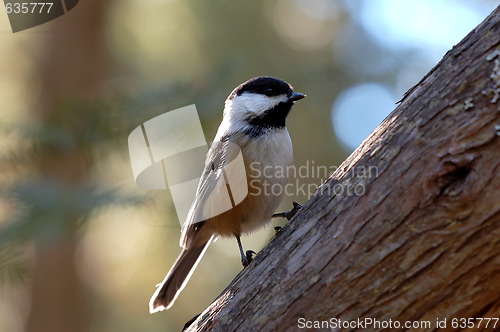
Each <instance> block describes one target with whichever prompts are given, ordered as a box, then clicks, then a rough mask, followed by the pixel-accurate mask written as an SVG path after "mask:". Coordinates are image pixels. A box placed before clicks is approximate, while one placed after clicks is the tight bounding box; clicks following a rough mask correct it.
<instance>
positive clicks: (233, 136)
mask: <svg viewBox="0 0 500 332" xmlns="http://www.w3.org/2000/svg"><path fill="white" fill-rule="evenodd" d="M304 97H306V95H305V94H302V93H299V92H295V91H294V90H293V87H292V86H291V85H290V84H288V83H287V82H285V81H283V80H281V79H278V78H275V77H270V76H258V77H254V78H251V79H249V80H247V81H246V82H243V83H241V84H240V85H238V86H237V87H236V88H235V89H234V90H233V91H232V92H231V93H230V94H229V96H228V97H227V99H226V101H225V103H224V111H223V117H222V122H221V124H220V126H219V128H218V130H217V134H216V136H215V138H214V141H213V143H212V144H211V147H210V149H209V151H208V153H207V157H206V160H205V166H204V170H203V172H202V175H201V177H200V180H199V183H198V187H197V190H196V195H195V198H194V201H193V203H192V205H191V208H190V210H189V212H188V215H187V217H186V221H185V222H184V224H183V226H182V229H181V238H180V246H181V248H182V251H181V253H180V255H179V257H178V258H177V260H176V261H175V263H174V264H173V266H172V268H171V269H170V271H169V272H168V273H167V275H166V276H165V278H164V280H163V281H162V282H161V283H160V284H158V285H157V289H156V291H155V292H154V294H153V296H152V297H151V300H150V302H149V311H150V313H151V314H152V313H155V312H158V311H162V310H165V309H169V308H170V307H172V305H173V304H174V302H175V300H176V299H177V297H178V296H179V294H180V292H181V291H182V289H183V288H184V287H185V286H186V284H187V282H188V280H189V278H190V277H191V275H192V273H193V271H194V270H195V268H196V266H197V265H198V263H199V261H200V260H201V258H202V256H203V254H204V253H205V251H206V250H207V248H208V246H209V245H210V243H211V242H212V241H213V240H214V239H216V238H218V237H234V238H236V241H237V244H238V247H239V251H240V255H241V262H242V265H243V266H244V267H246V266H247V265H248V264H249V263H250V261H251V260H252V258H253V255H255V252H253V251H251V250H248V251H247V252H244V250H243V246H242V244H241V240H240V236H242V235H244V234H248V233H251V232H253V231H256V230H257V229H259V228H261V227H264V226H265V225H266V224H268V223H269V222H270V220H271V218H272V217H273V216H283V215H284V214H273V212H274V211H275V210H276V209H277V207H278V205H279V204H280V202H281V200H282V198H283V194H284V190H274V189H276V188H279V187H280V186H281V188H283V186H284V185H285V184H286V182H287V177H286V172H283V170H285V169H286V168H287V167H290V166H291V165H293V147H292V141H291V139H290V135H289V133H288V130H287V128H286V119H287V116H288V115H289V113H290V111H291V109H292V106H293V105H294V103H295V102H296V101H298V100H300V99H302V98H304ZM273 171H274V173H273ZM278 172H280V173H279V174H278ZM273 188H274V189H273ZM272 189H273V190H272ZM228 196H229V200H228ZM228 201H229V203H230V205H228ZM294 206H295V205H294ZM296 207H297V206H295V208H296Z"/></svg>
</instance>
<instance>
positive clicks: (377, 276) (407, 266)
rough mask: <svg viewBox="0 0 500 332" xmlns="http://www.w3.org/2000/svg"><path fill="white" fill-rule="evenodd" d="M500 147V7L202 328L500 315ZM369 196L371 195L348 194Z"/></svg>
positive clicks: (205, 316)
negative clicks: (349, 191) (355, 190)
mask: <svg viewBox="0 0 500 332" xmlns="http://www.w3.org/2000/svg"><path fill="white" fill-rule="evenodd" d="M499 136H500V7H499V8H497V9H496V10H495V11H494V12H493V13H492V14H491V15H490V16H489V17H488V18H487V19H486V20H485V21H484V22H483V23H482V24H480V25H479V26H478V27H477V28H476V29H475V30H474V31H472V32H471V33H470V34H469V35H468V36H467V37H466V38H464V40H463V41H462V42H460V43H459V44H458V45H456V46H455V47H454V48H453V49H452V50H451V51H449V52H448V53H447V54H446V55H445V57H444V58H443V59H442V60H441V62H440V63H439V64H438V65H437V66H436V67H435V68H434V69H433V70H431V72H430V73H429V74H427V75H426V76H425V77H424V78H423V79H422V80H421V81H420V83H418V84H417V85H416V86H415V87H413V88H412V89H411V90H409V91H408V92H407V93H406V94H405V96H404V98H403V99H402V101H401V103H400V104H399V106H398V107H397V108H396V109H395V110H394V111H393V112H392V113H391V114H390V115H389V116H388V117H387V118H386V119H385V120H384V122H383V123H382V124H381V125H380V126H379V127H378V128H377V129H376V130H375V131H374V132H373V133H372V134H371V135H370V136H369V137H368V138H367V139H366V140H365V141H364V142H363V144H362V145H361V146H360V147H359V148H358V149H357V150H356V151H354V152H353V153H352V155H351V156H350V157H349V158H348V159H347V160H346V161H345V162H344V163H343V164H342V165H341V166H340V167H339V168H338V169H337V171H336V172H335V173H334V174H332V176H331V177H330V179H329V180H328V181H327V182H326V183H325V184H323V185H322V186H321V187H320V188H319V189H318V191H317V192H316V193H315V194H314V195H313V196H312V197H311V199H310V200H309V201H308V202H307V204H306V205H305V206H304V208H303V209H302V211H300V212H299V213H298V214H297V215H296V216H295V218H294V219H292V220H291V221H290V222H289V223H288V224H287V226H286V227H285V228H284V229H283V231H282V233H281V234H279V235H278V236H277V237H276V238H274V239H273V241H271V243H269V245H268V246H267V247H266V248H264V249H263V250H262V251H261V252H260V253H259V255H258V256H257V257H256V259H255V261H254V262H253V263H252V264H251V265H250V266H249V267H248V268H246V269H244V270H243V271H242V272H241V273H240V274H239V275H238V276H237V277H236V278H235V280H234V281H233V282H232V283H231V284H230V285H229V286H228V287H227V289H226V290H224V291H223V293H222V294H221V295H220V296H219V298H218V299H217V300H216V301H215V302H214V303H213V304H212V305H210V307H209V308H207V309H206V310H205V311H204V312H203V313H202V314H201V315H200V317H199V318H198V319H197V320H196V321H195V322H194V323H193V324H192V325H191V327H190V329H189V330H190V331H208V330H214V331H292V330H297V329H298V322H299V319H300V318H304V319H306V320H308V321H321V320H330V318H338V319H341V320H343V321H351V320H357V319H358V318H359V319H364V318H373V319H376V320H378V321H379V322H380V323H381V322H389V320H392V322H393V325H392V326H393V327H394V326H396V325H395V324H397V323H395V322H396V321H397V322H401V324H404V322H411V321H421V322H423V323H425V322H426V321H428V322H430V324H431V325H430V326H428V327H427V328H423V329H422V330H434V329H436V328H437V326H436V319H439V320H440V321H443V320H444V319H446V320H447V321H446V330H456V329H459V328H460V327H461V326H460V325H461V324H462V323H463V321H460V320H458V321H457V320H453V319H454V318H455V319H461V318H493V317H496V318H499V317H500V176H499V172H500V137H499ZM370 167H372V168H371V170H372V172H371V174H369V173H368V172H367V170H370ZM373 167H376V170H377V171H378V174H376V173H373V172H374V170H375V168H373ZM370 175H371V176H370ZM356 186H358V188H359V190H358V193H359V192H362V191H361V188H364V189H365V190H364V192H363V193H362V194H360V195H356V194H352V195H346V192H345V191H344V193H343V194H340V190H341V189H342V188H344V189H345V188H347V187H350V188H356ZM335 189H337V190H339V193H338V194H336V193H335ZM455 323H457V324H460V325H459V326H457V325H455ZM469 323H470V322H469ZM478 323H479V320H476V321H474V324H475V327H476V329H475V330H480V329H477V327H478ZM493 323H494V321H491V322H490V325H489V327H488V329H487V330H490V331H492V330H493V329H492V326H493ZM441 324H442V323H441ZM485 324H486V321H483V322H482V323H481V327H482V328H484V327H485ZM351 327H352V328H350V329H349V330H356V329H357V328H360V329H361V327H362V326H361V327H359V326H358V327H356V326H354V325H353V326H351ZM401 327H402V328H403V327H404V325H402V326H401ZM364 328H366V329H367V330H377V329H383V328H382V327H380V328H377V326H373V325H366V326H364ZM496 328H497V329H498V328H500V322H498V323H497V324H496ZM384 330H385V329H384ZM398 330H401V329H398Z"/></svg>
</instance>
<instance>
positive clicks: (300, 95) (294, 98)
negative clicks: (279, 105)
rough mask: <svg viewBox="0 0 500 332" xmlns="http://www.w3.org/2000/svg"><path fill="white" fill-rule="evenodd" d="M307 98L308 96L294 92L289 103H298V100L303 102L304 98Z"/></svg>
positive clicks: (289, 98)
mask: <svg viewBox="0 0 500 332" xmlns="http://www.w3.org/2000/svg"><path fill="white" fill-rule="evenodd" d="M305 97H306V95H305V94H303V93H300V92H293V93H292V95H291V96H290V97H288V100H289V101H297V100H301V99H302V98H305Z"/></svg>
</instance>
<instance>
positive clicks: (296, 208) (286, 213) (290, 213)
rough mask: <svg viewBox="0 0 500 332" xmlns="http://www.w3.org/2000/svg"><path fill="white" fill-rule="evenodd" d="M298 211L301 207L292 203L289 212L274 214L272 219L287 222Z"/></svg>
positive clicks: (296, 203)
mask: <svg viewBox="0 0 500 332" xmlns="http://www.w3.org/2000/svg"><path fill="white" fill-rule="evenodd" d="M300 209H302V205H300V204H299V203H298V202H295V201H293V208H292V209H291V210H290V211H287V212H281V213H275V214H273V218H286V219H287V220H290V219H292V218H293V216H294V215H295V214H296V213H297V212H298V211H299V210H300Z"/></svg>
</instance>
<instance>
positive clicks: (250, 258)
mask: <svg viewBox="0 0 500 332" xmlns="http://www.w3.org/2000/svg"><path fill="white" fill-rule="evenodd" d="M255 255H257V254H256V253H255V251H253V250H247V251H246V253H245V257H241V265H243V267H247V266H248V264H250V262H251V261H253V257H254V256H255Z"/></svg>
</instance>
